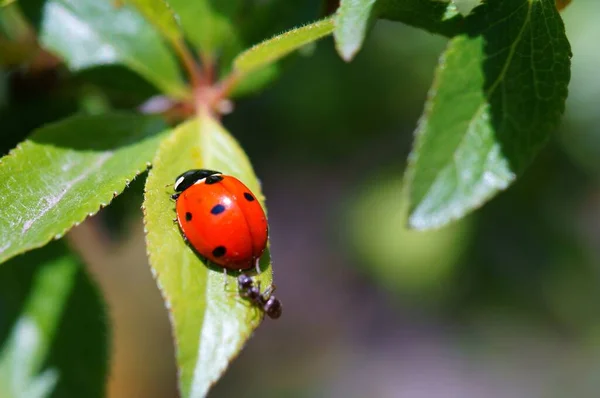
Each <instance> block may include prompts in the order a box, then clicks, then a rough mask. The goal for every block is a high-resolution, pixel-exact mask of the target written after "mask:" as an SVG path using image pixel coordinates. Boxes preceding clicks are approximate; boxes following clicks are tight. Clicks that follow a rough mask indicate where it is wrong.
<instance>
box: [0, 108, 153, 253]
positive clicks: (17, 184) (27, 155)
mask: <svg viewBox="0 0 600 398" xmlns="http://www.w3.org/2000/svg"><path fill="white" fill-rule="evenodd" d="M163 129H164V124H163V122H162V121H161V120H160V119H158V118H155V117H147V116H139V115H131V114H110V115H103V116H75V117H72V118H70V119H66V120H64V121H61V122H58V123H55V124H51V125H47V126H46V127H43V128H41V129H39V130H37V131H36V132H34V134H33V135H32V136H31V137H30V138H29V139H28V140H26V141H24V142H22V143H21V144H19V146H17V148H16V149H14V150H12V151H11V152H10V153H9V154H8V155H7V156H5V157H3V158H1V159H0V207H1V208H2V209H3V211H2V213H1V214H0V262H3V261H6V260H7V259H9V258H10V257H13V256H15V255H16V254H19V253H23V252H25V251H27V250H30V249H33V248H36V247H40V246H43V245H44V244H46V243H47V242H48V241H50V240H51V239H53V238H58V237H60V236H62V235H63V234H64V233H65V232H66V231H67V230H68V229H70V228H71V227H72V226H73V225H76V224H78V223H80V222H81V221H83V220H84V219H85V218H86V217H88V216H89V215H92V214H94V213H96V212H97V211H98V210H99V209H100V208H101V207H102V206H106V205H107V204H108V203H110V201H111V200H112V199H113V197H114V196H116V195H118V194H119V193H121V191H123V189H124V188H125V187H126V186H127V184H128V182H129V181H131V180H132V179H133V178H135V176H136V175H138V174H140V173H141V172H142V171H144V170H145V169H146V168H147V167H148V164H149V163H150V161H151V160H152V158H153V157H154V154H155V152H156V148H157V147H158V144H159V143H160V140H161V139H162V137H163V135H160V134H158V133H159V132H161V131H162V130H163Z"/></svg>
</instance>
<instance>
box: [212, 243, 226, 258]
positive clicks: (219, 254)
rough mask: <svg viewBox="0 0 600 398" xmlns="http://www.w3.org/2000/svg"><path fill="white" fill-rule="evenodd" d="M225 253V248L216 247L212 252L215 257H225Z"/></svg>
mask: <svg viewBox="0 0 600 398" xmlns="http://www.w3.org/2000/svg"><path fill="white" fill-rule="evenodd" d="M225 253H227V249H226V248H225V246H217V247H215V249H214V250H213V251H212V254H213V256H215V257H223V256H224V255H225Z"/></svg>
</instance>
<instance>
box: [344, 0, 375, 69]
mask: <svg viewBox="0 0 600 398" xmlns="http://www.w3.org/2000/svg"><path fill="white" fill-rule="evenodd" d="M376 1H377V0H342V1H341V2H340V7H339V8H338V10H337V12H336V13H335V17H334V22H335V31H334V32H333V38H334V39H335V48H336V49H337V52H338V54H340V56H341V57H342V59H344V60H345V61H351V60H352V58H354V56H355V55H356V53H357V52H358V50H360V48H361V46H362V43H363V41H364V40H365V35H366V34H367V30H368V28H369V27H370V25H371V24H372V22H373V21H374V14H373V6H374V5H375V2H376Z"/></svg>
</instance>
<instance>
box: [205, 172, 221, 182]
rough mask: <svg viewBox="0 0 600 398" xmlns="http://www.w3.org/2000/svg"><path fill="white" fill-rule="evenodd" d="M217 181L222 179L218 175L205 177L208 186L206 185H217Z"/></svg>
mask: <svg viewBox="0 0 600 398" xmlns="http://www.w3.org/2000/svg"><path fill="white" fill-rule="evenodd" d="M219 181H223V177H222V176H220V175H216V174H213V175H211V176H208V177H206V180H205V182H206V184H208V185H211V184H214V183H217V182H219Z"/></svg>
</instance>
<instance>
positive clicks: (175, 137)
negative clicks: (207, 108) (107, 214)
mask: <svg viewBox="0 0 600 398" xmlns="http://www.w3.org/2000/svg"><path fill="white" fill-rule="evenodd" d="M194 168H207V169H213V170H219V171H221V172H223V173H225V174H230V175H233V176H235V177H237V178H239V179H240V180H241V181H243V182H244V183H245V184H246V185H247V186H248V187H249V188H250V189H251V190H252V191H253V192H254V194H255V195H256V197H257V198H258V199H259V200H260V202H261V204H262V205H263V206H264V197H263V195H262V193H261V189H260V183H259V181H258V179H257V178H256V175H255V174H254V171H253V170H252V165H251V164H250V161H249V160H248V157H247V156H246V154H245V153H244V151H243V150H242V149H241V148H240V146H239V144H238V143H237V142H236V141H235V139H233V137H231V135H230V134H229V133H228V132H227V131H225V130H224V129H223V127H222V126H221V125H220V124H219V123H218V122H216V121H215V120H213V119H212V118H211V117H209V116H206V115H201V116H199V117H197V118H195V119H192V120H190V121H188V122H186V123H184V124H182V125H180V126H179V127H178V128H177V129H176V130H175V131H174V133H173V134H172V135H171V136H169V137H168V138H167V139H165V140H164V142H163V143H162V144H161V146H160V148H159V151H158V154H157V156H156V158H155V160H154V164H153V168H152V170H151V171H150V173H149V175H148V180H147V183H146V194H145V200H144V220H145V223H146V230H147V235H146V243H147V250H148V254H149V258H150V265H151V267H152V271H153V274H154V276H155V277H156V279H157V283H158V286H159V288H160V290H161V292H162V294H163V297H164V300H165V302H166V305H167V308H168V309H169V312H170V318H171V324H172V327H173V334H174V336H175V347H176V352H177V364H178V367H179V388H180V392H181V395H182V397H184V398H189V397H203V396H205V395H206V393H207V391H208V389H209V388H210V386H211V385H212V384H213V383H215V381H216V380H217V379H218V378H219V377H220V376H221V374H222V373H223V372H224V371H225V369H226V368H227V366H228V364H229V363H230V362H231V360H232V359H233V357H235V356H236V355H237V354H238V353H239V351H240V350H241V349H242V346H243V344H244V343H245V341H246V340H247V339H248V338H249V337H250V335H251V333H252V331H253V330H254V329H255V328H256V327H257V326H258V324H259V323H260V320H261V319H262V314H261V312H260V311H259V310H258V309H256V308H254V307H251V306H250V305H248V304H247V303H246V302H244V301H242V300H241V299H240V297H239V295H238V293H237V281H236V279H235V276H234V275H231V276H228V278H227V281H228V283H227V287H225V286H224V281H225V279H224V275H223V270H222V269H221V268H218V267H214V266H207V264H205V262H204V261H203V260H202V259H201V258H200V257H198V256H197V255H196V254H195V252H194V251H193V250H192V249H191V248H190V247H188V246H187V245H186V244H185V242H184V240H183V238H182V236H181V233H180V231H179V227H178V225H177V224H176V223H175V222H174V221H173V220H174V219H175V217H176V214H175V203H174V201H173V200H171V198H170V195H171V194H172V193H173V191H172V184H173V183H174V180H175V178H176V177H177V176H178V175H179V174H181V173H182V172H184V171H186V170H189V169H194ZM167 185H170V187H167ZM261 269H262V272H261V274H260V275H259V276H257V277H255V280H259V281H260V282H261V286H263V289H264V288H265V287H266V286H269V285H270V283H271V268H270V254H269V252H268V250H266V251H265V254H263V257H262V259H261Z"/></svg>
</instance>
